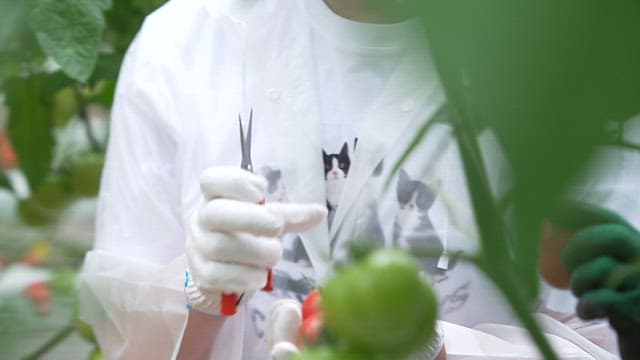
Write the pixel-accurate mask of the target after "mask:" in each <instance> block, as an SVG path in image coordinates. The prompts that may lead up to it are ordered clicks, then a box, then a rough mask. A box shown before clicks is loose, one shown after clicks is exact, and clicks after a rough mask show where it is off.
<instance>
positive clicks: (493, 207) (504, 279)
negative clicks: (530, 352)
mask: <svg viewBox="0 0 640 360" xmlns="http://www.w3.org/2000/svg"><path fill="white" fill-rule="evenodd" d="M453 110H454V109H452V114H451V122H452V125H453V127H454V131H455V134H456V137H457V139H458V143H459V146H460V153H461V156H462V162H463V164H464V169H465V174H466V177H467V184H468V186H469V193H470V195H471V202H472V206H473V210H474V214H475V217H476V222H477V226H478V230H479V233H480V239H481V241H482V252H481V253H480V254H479V257H478V259H477V261H476V265H477V266H478V267H479V268H480V269H481V270H482V271H484V272H485V274H487V276H488V277H489V278H491V279H492V281H493V282H494V283H495V284H496V286H497V287H498V288H499V289H500V291H501V292H502V294H503V295H504V296H505V299H506V300H507V302H508V303H509V305H510V306H511V307H512V309H513V311H514V313H515V315H516V316H517V317H518V318H519V320H520V321H521V323H522V325H523V326H524V327H525V328H526V329H527V330H528V331H529V334H530V335H531V337H532V339H533V340H534V341H535V343H536V345H537V346H538V349H539V350H540V352H541V353H542V355H543V356H544V357H545V358H546V359H549V360H556V359H557V356H556V355H555V353H554V351H553V349H552V348H551V346H550V345H549V342H548V341H547V339H546V338H545V337H544V335H543V333H542V331H541V330H540V328H539V326H538V324H537V323H536V322H535V319H534V318H533V315H532V314H531V312H530V309H529V306H528V303H527V301H526V299H525V298H523V292H522V291H521V289H520V288H519V286H521V282H519V281H517V279H516V277H515V274H514V272H515V270H516V266H515V264H514V262H513V261H512V260H511V259H512V256H511V252H510V250H509V246H508V243H507V239H506V226H505V224H504V222H503V220H502V215H501V213H500V210H499V207H498V204H496V203H495V200H494V198H493V195H492V194H491V190H490V189H491V188H490V187H489V181H488V177H487V174H486V172H485V167H484V165H483V162H482V158H481V155H480V150H479V146H478V144H477V141H476V138H475V137H474V134H473V133H472V132H470V130H469V129H470V128H469V126H468V124H464V123H463V120H462V119H461V118H460V116H459V114H457V113H455V112H453Z"/></svg>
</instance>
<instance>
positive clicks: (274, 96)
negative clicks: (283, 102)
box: [267, 89, 280, 101]
mask: <svg viewBox="0 0 640 360" xmlns="http://www.w3.org/2000/svg"><path fill="white" fill-rule="evenodd" d="M267 96H268V97H269V99H271V100H273V101H278V100H280V91H279V90H276V89H270V90H268V91H267Z"/></svg>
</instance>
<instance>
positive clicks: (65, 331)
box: [22, 325, 74, 360]
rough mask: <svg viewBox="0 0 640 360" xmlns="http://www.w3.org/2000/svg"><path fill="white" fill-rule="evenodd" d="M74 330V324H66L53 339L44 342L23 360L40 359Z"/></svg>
mask: <svg viewBox="0 0 640 360" xmlns="http://www.w3.org/2000/svg"><path fill="white" fill-rule="evenodd" d="M73 330H74V328H73V326H72V325H67V326H65V327H64V328H62V329H61V330H60V331H58V332H57V333H56V334H55V335H54V336H53V337H52V338H51V339H49V341H47V342H46V343H44V344H42V346H40V347H39V348H38V349H36V351H34V352H33V353H31V354H29V355H27V356H25V357H23V358H22V360H37V359H39V358H40V357H41V356H42V355H44V354H46V353H47V352H49V351H50V350H51V349H53V348H54V347H55V346H56V345H58V344H59V343H60V342H61V341H62V340H64V339H66V338H67V337H68V336H69V335H71V334H72V333H73Z"/></svg>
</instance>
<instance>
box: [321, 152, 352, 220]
mask: <svg viewBox="0 0 640 360" xmlns="http://www.w3.org/2000/svg"><path fill="white" fill-rule="evenodd" d="M322 158H323V161H324V179H325V183H326V186H327V208H328V209H329V215H328V219H327V220H328V221H329V224H331V222H332V220H333V215H335V211H336V209H337V207H338V201H339V200H340V195H341V194H342V189H343V187H344V183H345V181H346V178H347V175H348V174H349V168H350V167H351V158H350V157H349V145H348V144H347V142H346V141H345V142H344V145H342V149H340V152H339V153H337V154H328V153H327V152H326V151H325V150H324V149H322Z"/></svg>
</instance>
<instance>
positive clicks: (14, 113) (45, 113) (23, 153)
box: [6, 74, 54, 189]
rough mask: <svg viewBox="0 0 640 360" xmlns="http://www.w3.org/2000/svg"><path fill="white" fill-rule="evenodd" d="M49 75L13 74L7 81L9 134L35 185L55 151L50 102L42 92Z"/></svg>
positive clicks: (35, 185)
mask: <svg viewBox="0 0 640 360" xmlns="http://www.w3.org/2000/svg"><path fill="white" fill-rule="evenodd" d="M45 82H46V75H44V74H39V75H34V76H31V77H28V78H17V77H16V78H12V79H10V80H9V81H7V84H6V96H7V98H6V100H7V105H8V106H9V135H10V137H11V143H12V144H13V146H14V148H15V150H16V153H17V154H18V158H19V159H20V165H21V167H22V170H23V171H24V173H25V176H26V177H27V179H28V180H29V185H30V186H31V188H32V189H35V188H37V187H38V185H39V184H40V183H41V182H42V180H43V179H44V177H45V175H46V174H47V172H48V171H49V166H50V164H51V158H52V151H53V145H54V141H53V135H52V132H51V106H50V104H49V103H48V101H47V95H46V94H44V93H43V88H44V85H45Z"/></svg>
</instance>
